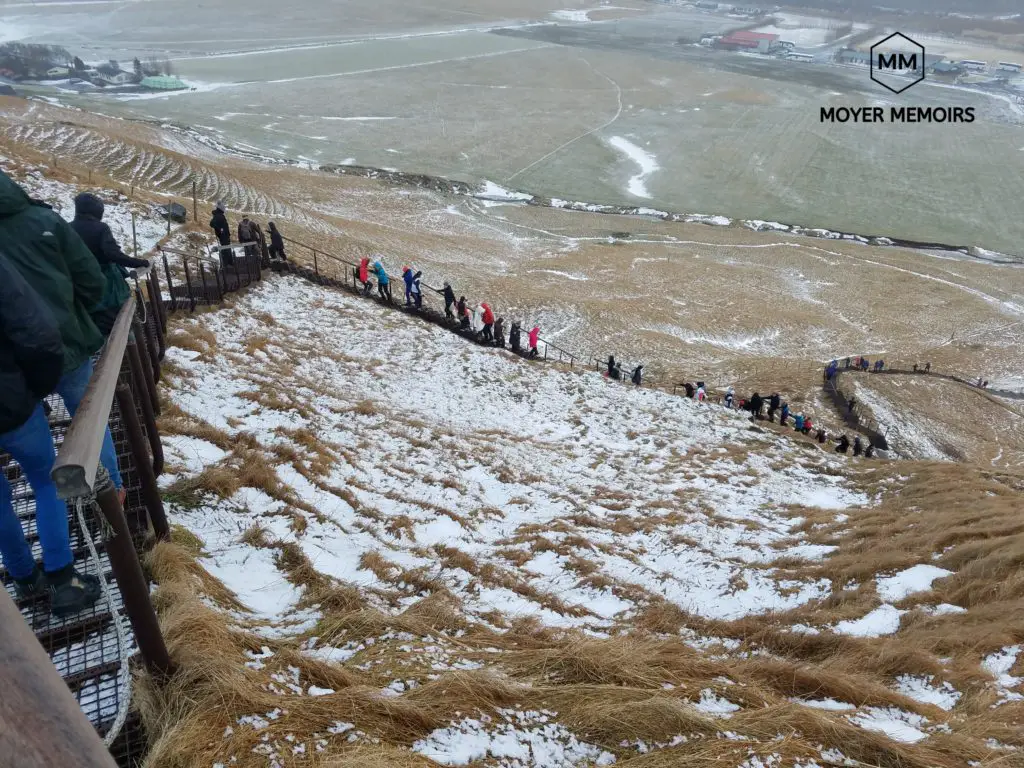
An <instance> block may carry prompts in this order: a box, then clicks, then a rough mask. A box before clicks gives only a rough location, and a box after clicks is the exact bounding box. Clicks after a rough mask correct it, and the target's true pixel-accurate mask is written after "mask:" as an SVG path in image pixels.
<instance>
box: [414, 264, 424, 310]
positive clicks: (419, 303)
mask: <svg viewBox="0 0 1024 768" xmlns="http://www.w3.org/2000/svg"><path fill="white" fill-rule="evenodd" d="M422 277H423V273H422V272H417V273H416V274H415V275H413V276H412V303H413V306H415V307H416V309H422V308H423V288H422V286H421V285H420V278H422Z"/></svg>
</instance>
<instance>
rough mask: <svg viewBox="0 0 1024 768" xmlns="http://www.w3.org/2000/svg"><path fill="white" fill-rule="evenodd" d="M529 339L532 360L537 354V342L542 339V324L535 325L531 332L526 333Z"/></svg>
mask: <svg viewBox="0 0 1024 768" xmlns="http://www.w3.org/2000/svg"><path fill="white" fill-rule="evenodd" d="M526 338H527V341H528V342H529V345H530V359H531V360H532V359H533V358H535V357H536V356H537V354H538V353H537V344H538V343H539V340H540V326H539V325H535V326H533V328H531V329H530V332H529V333H528V334H527V335H526Z"/></svg>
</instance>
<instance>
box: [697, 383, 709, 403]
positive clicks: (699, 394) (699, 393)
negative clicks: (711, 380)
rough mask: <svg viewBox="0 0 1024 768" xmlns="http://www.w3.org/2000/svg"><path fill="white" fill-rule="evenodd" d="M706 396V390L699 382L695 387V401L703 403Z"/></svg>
mask: <svg viewBox="0 0 1024 768" xmlns="http://www.w3.org/2000/svg"><path fill="white" fill-rule="evenodd" d="M707 397H708V393H707V390H705V389H704V385H703V384H701V385H700V386H699V387H697V402H698V403H703V402H704V401H705V400H707Z"/></svg>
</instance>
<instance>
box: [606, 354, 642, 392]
mask: <svg viewBox="0 0 1024 768" xmlns="http://www.w3.org/2000/svg"><path fill="white" fill-rule="evenodd" d="M604 377H605V378H606V379H613V380H614V381H622V362H621V361H617V360H616V359H615V356H614V355H608V364H607V366H606V368H605V372H604ZM629 380H630V381H632V382H633V383H634V384H635V385H636V386H638V387H639V386H641V385H642V384H643V383H644V366H643V364H640V365H637V366H636V367H635V368H633V372H632V373H631V374H630V375H629Z"/></svg>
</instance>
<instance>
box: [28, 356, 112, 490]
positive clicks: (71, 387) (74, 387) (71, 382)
mask: <svg viewBox="0 0 1024 768" xmlns="http://www.w3.org/2000/svg"><path fill="white" fill-rule="evenodd" d="M90 378H92V360H86V361H85V362H84V363H82V364H81V365H80V366H79V367H78V368H77V370H74V371H72V372H71V373H65V374H64V375H63V376H61V379H60V381H58V382H57V394H58V395H60V398H61V400H63V401H64V405H66V406H67V407H68V413H70V414H71V415H72V416H74V415H75V413H76V412H77V411H78V404H79V403H81V402H82V398H83V397H85V388H86V387H87V386H88V385H89V379H90ZM100 463H101V464H103V466H104V467H106V468H107V472H109V473H110V479H111V480H112V481H113V482H114V487H115V488H121V487H123V486H124V482H123V481H122V480H121V471H120V470H119V469H118V467H117V451H115V450H114V439H113V438H112V437H111V436H110V428H109V427H108V428H107V429H106V431H105V432H104V433H103V446H102V447H101V448H100ZM33 487H34V486H33Z"/></svg>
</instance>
